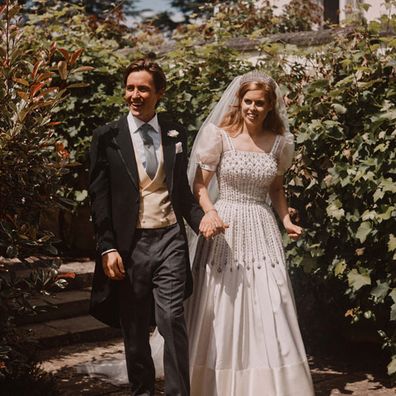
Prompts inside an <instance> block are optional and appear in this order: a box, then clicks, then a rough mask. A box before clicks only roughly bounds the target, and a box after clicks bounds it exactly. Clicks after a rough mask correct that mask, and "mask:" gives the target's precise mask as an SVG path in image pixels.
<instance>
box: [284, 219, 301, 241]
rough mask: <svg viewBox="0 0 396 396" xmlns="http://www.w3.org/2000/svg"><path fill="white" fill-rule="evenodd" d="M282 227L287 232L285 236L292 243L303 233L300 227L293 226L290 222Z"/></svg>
mask: <svg viewBox="0 0 396 396" xmlns="http://www.w3.org/2000/svg"><path fill="white" fill-rule="evenodd" d="M284 226H285V229H286V231H287V235H289V237H290V238H291V239H293V240H294V241H296V240H297V239H298V238H300V236H301V235H302V233H303V229H302V228H301V227H300V226H298V225H296V224H293V223H292V222H287V223H286V224H284Z"/></svg>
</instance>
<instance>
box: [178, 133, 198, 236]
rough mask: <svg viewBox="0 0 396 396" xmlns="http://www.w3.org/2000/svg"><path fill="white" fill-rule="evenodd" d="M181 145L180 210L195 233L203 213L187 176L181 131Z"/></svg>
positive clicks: (183, 135)
mask: <svg viewBox="0 0 396 396" xmlns="http://www.w3.org/2000/svg"><path fill="white" fill-rule="evenodd" d="M181 140H182V146H183V152H182V153H181V155H182V156H183V157H182V169H181V180H180V184H179V186H178V187H179V189H178V192H179V194H180V196H181V200H180V202H181V210H182V215H183V217H184V219H185V220H186V221H187V223H188V225H189V226H190V227H191V228H192V229H193V230H194V232H195V233H196V234H198V232H199V224H200V222H201V219H202V217H203V215H204V212H203V210H202V209H201V207H200V205H199V203H198V202H197V200H196V199H195V197H194V195H193V193H192V191H191V188H190V185H189V183H188V178H187V165H188V159H187V134H186V132H185V131H184V130H183V131H182V137H181Z"/></svg>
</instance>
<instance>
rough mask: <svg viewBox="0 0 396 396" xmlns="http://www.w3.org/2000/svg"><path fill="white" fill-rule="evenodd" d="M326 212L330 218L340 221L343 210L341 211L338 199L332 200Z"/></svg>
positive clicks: (343, 213)
mask: <svg viewBox="0 0 396 396" xmlns="http://www.w3.org/2000/svg"><path fill="white" fill-rule="evenodd" d="M326 212H327V214H328V215H329V216H330V217H333V218H335V219H337V220H340V219H341V218H342V217H344V215H345V211H344V209H342V203H341V201H340V200H339V199H336V200H334V201H333V202H331V203H330V205H328V206H327V208H326Z"/></svg>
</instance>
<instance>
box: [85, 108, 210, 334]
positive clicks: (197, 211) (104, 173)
mask: <svg viewBox="0 0 396 396" xmlns="http://www.w3.org/2000/svg"><path fill="white" fill-rule="evenodd" d="M158 121H159V125H160V127H161V139H162V149H163V156H164V168H165V175H166V185H167V187H168V190H169V196H170V201H171V204H172V207H173V210H174V212H175V215H176V218H177V222H178V223H179V226H180V228H181V230H182V233H183V234H184V235H186V232H185V226H184V221H183V218H184V219H185V220H186V221H187V223H188V224H189V225H190V226H191V228H192V229H193V230H194V231H195V232H198V227H199V223H200V220H201V218H202V216H203V212H202V209H201V208H200V207H199V205H198V203H197V202H196V200H195V199H194V197H193V195H192V193H191V190H190V187H189V185H188V180H187V172H186V171H187V136H186V132H185V130H184V129H183V128H182V127H181V126H180V125H179V124H176V123H173V122H171V121H169V120H166V119H165V118H164V117H163V116H162V115H161V114H158ZM169 131H177V132H178V135H177V136H174V135H175V133H171V134H169V135H171V136H169V135H168V132H169ZM172 136H173V137H172ZM178 142H181V143H182V148H183V150H182V152H179V153H176V143H178ZM178 151H179V150H178ZM90 157H91V169H90V187H89V193H90V197H91V202H92V219H93V223H94V228H95V235H96V241H97V248H96V250H97V258H96V265H95V273H94V279H93V285H92V296H91V306H90V313H91V314H92V315H93V316H94V317H96V318H97V319H99V320H101V321H102V322H104V323H106V324H108V325H110V326H113V327H119V313H118V303H117V293H116V292H117V283H118V282H119V281H115V280H110V279H109V278H107V276H106V275H105V273H104V271H103V267H102V257H101V253H102V252H104V251H106V250H109V249H112V248H115V249H117V250H118V252H119V253H120V255H121V257H123V259H124V258H126V257H129V256H130V252H131V247H132V244H133V240H134V234H135V229H136V223H137V220H138V214H139V175H138V170H137V164H136V158H135V153H134V149H133V145H132V139H131V135H130V132H129V127H128V122H127V116H126V115H125V116H123V117H121V118H120V119H119V120H118V121H116V122H113V123H110V124H107V125H105V126H103V127H99V128H97V129H96V130H95V131H94V134H93V138H92V144H91V152H90ZM186 265H187V267H188V268H187V282H186V292H185V294H186V297H187V296H189V295H190V294H191V292H192V278H191V271H190V264H189V259H188V251H186Z"/></svg>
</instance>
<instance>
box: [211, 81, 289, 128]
mask: <svg viewBox="0 0 396 396" xmlns="http://www.w3.org/2000/svg"><path fill="white" fill-rule="evenodd" d="M253 90H260V91H263V92H264V97H265V99H266V101H267V102H269V103H270V105H271V110H270V111H269V112H268V114H267V116H266V117H265V120H264V122H263V128H265V129H269V130H271V131H273V132H275V133H276V134H279V135H283V133H284V132H285V126H284V125H283V122H282V119H281V118H280V116H279V114H278V112H277V110H276V99H277V98H276V93H275V86H273V84H271V83H270V81H268V82H267V81H250V82H245V83H242V84H241V86H240V88H239V90H238V92H237V93H236V97H237V99H238V102H237V104H236V105H234V106H232V108H231V110H229V111H228V112H227V113H226V115H225V116H224V118H223V119H222V120H221V122H220V125H219V127H220V128H222V129H225V130H226V131H228V132H231V133H234V132H237V131H239V130H241V129H242V127H243V117H242V112H241V105H242V99H243V97H244V96H245V95H246V93H247V92H248V91H253Z"/></svg>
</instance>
